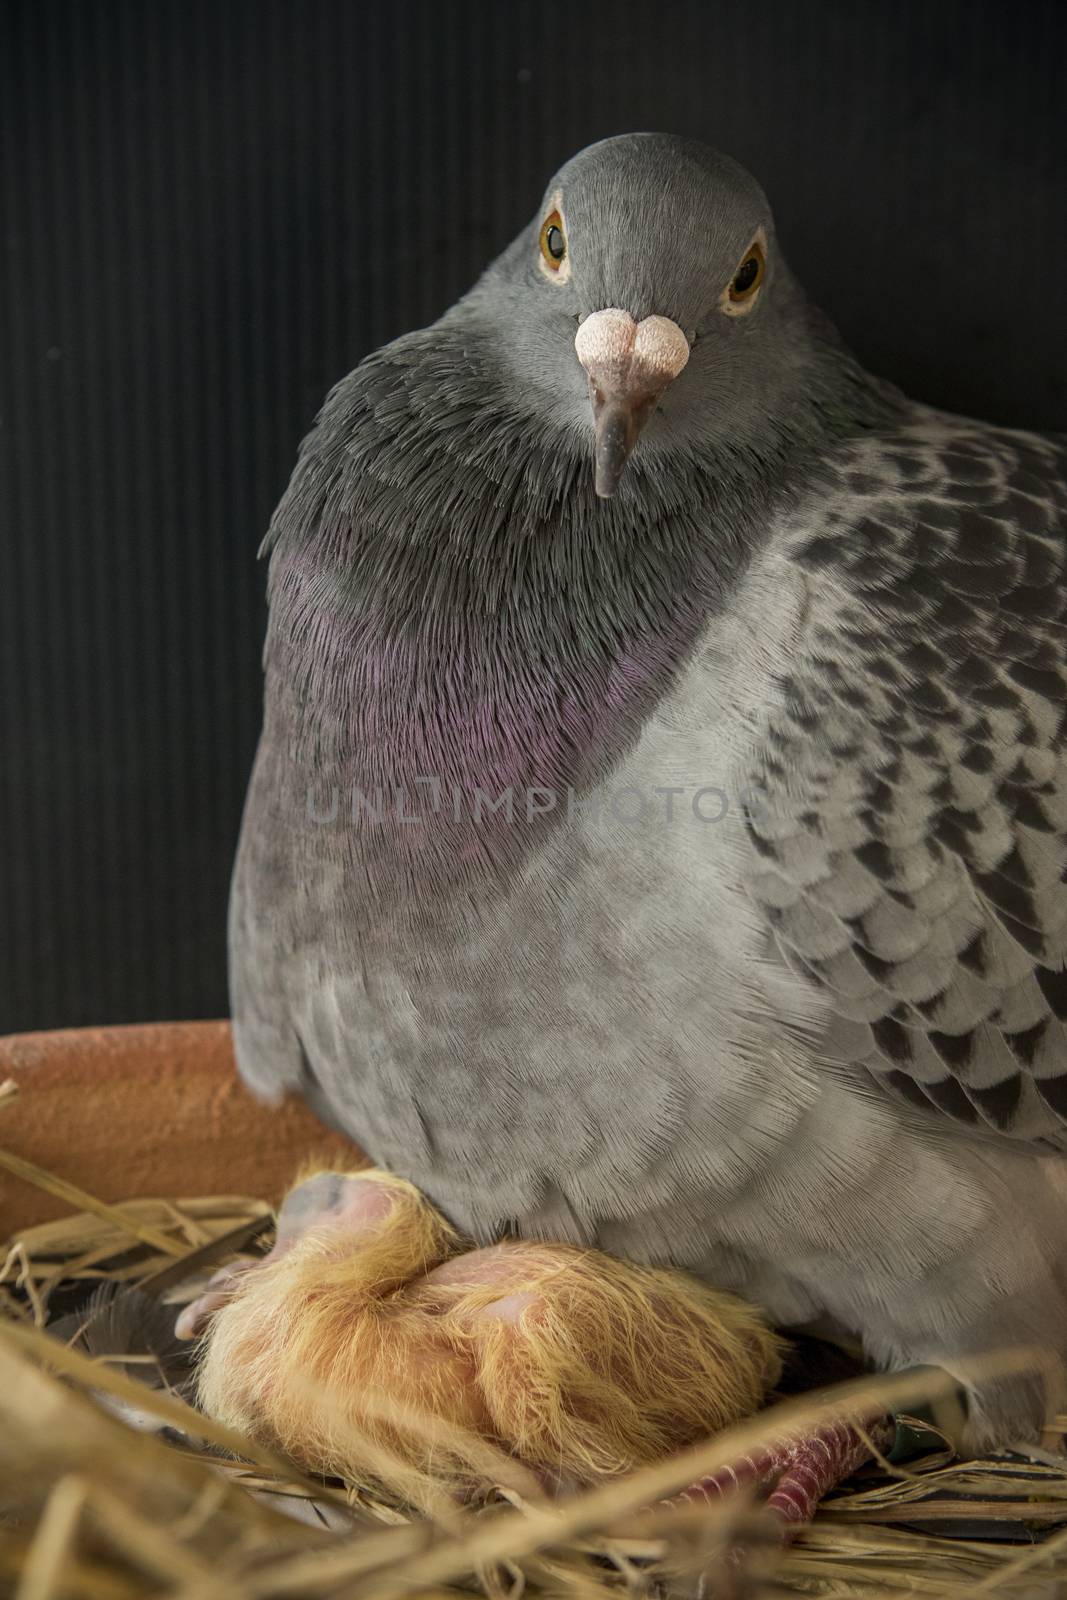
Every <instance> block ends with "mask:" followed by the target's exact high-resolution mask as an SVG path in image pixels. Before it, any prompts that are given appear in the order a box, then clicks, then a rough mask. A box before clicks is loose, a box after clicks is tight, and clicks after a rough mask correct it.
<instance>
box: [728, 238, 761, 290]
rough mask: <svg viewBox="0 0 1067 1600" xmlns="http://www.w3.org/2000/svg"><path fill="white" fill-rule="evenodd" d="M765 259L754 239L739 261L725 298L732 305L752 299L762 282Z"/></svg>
mask: <svg viewBox="0 0 1067 1600" xmlns="http://www.w3.org/2000/svg"><path fill="white" fill-rule="evenodd" d="M766 264H767V263H766V257H765V256H764V254H763V246H762V245H761V244H760V242H759V240H758V239H754V240H753V241H752V243H751V244H750V245H749V247H748V249H747V250H746V251H745V253H744V256H743V257H742V259H741V265H740V266H739V267H738V269H737V271H736V272H735V273H734V275H733V279H732V281H731V283H730V287H729V289H728V290H727V296H728V298H729V300H730V303H731V304H732V305H735V306H737V305H744V304H745V303H746V302H747V301H749V300H751V299H753V297H754V296H755V293H756V291H757V289H758V288H759V286H760V284H761V283H762V282H763V273H764V269H765V267H766Z"/></svg>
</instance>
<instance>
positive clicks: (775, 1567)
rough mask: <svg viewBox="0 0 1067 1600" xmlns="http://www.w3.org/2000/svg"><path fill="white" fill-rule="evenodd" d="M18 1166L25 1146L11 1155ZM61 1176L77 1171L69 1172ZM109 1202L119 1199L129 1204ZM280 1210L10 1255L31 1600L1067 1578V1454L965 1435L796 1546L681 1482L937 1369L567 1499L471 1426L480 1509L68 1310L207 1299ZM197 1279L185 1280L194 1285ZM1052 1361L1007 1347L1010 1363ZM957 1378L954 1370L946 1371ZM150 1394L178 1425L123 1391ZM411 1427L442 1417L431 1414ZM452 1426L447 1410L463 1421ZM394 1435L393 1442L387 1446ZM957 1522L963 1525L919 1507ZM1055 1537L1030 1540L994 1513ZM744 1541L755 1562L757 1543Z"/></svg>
mask: <svg viewBox="0 0 1067 1600" xmlns="http://www.w3.org/2000/svg"><path fill="white" fill-rule="evenodd" d="M5 1164H6V1165H9V1166H10V1163H5ZM52 1192H53V1193H55V1192H57V1190H56V1188H55V1187H52ZM105 1212H106V1214H105ZM269 1215H270V1208H269V1207H268V1206H267V1205H266V1203H265V1202H262V1201H259V1200H256V1199H247V1198H244V1197H234V1196H221V1197H217V1198H214V1199H200V1200H195V1201H166V1200H160V1201H136V1202H129V1203H126V1204H120V1205H115V1206H108V1207H101V1206H99V1205H94V1206H93V1207H92V1208H91V1209H90V1208H84V1209H82V1210H80V1211H79V1212H76V1213H75V1214H73V1215H71V1216H70V1217H69V1218H65V1219H63V1220H62V1221H59V1222H51V1223H47V1224H45V1225H43V1226H41V1227H38V1228H30V1229H27V1230H25V1231H24V1232H23V1233H22V1234H21V1235H20V1236H19V1237H18V1238H16V1239H13V1240H11V1241H9V1243H8V1245H7V1246H6V1247H5V1250H4V1251H3V1252H2V1254H3V1258H4V1259H3V1266H2V1270H0V1596H6V1595H10V1596H13V1597H15V1600H81V1597H83V1596H84V1597H85V1600H133V1597H139V1596H143V1595H167V1596H171V1597H177V1600H214V1597H218V1600H223V1597H226V1600H274V1597H277V1600H290V1597H292V1600H297V1597H304V1596H306V1597H308V1600H317V1597H322V1600H329V1597H341V1596H344V1597H345V1600H406V1597H419V1600H445V1597H446V1596H450V1597H455V1596H456V1595H475V1596H481V1597H483V1600H525V1597H535V1596H536V1597H552V1600H607V1597H609V1596H628V1597H637V1596H648V1597H649V1600H652V1597H672V1596H676V1597H690V1596H696V1595H698V1594H700V1595H708V1596H709V1597H714V1600H769V1597H771V1596H781V1595H806V1596H812V1597H825V1600H845V1597H849V1600H898V1597H901V1596H923V1597H928V1600H962V1597H964V1596H968V1597H971V1596H975V1595H991V1596H996V1597H1001V1596H1003V1597H1005V1600H1014V1597H1017V1600H1053V1597H1054V1596H1059V1595H1062V1594H1067V1463H1064V1462H1061V1461H1059V1460H1057V1459H1056V1458H1052V1457H1049V1458H1047V1459H1046V1460H1045V1461H1034V1462H1032V1461H1030V1460H1020V1459H1012V1458H991V1459H988V1460H980V1461H966V1462H961V1461H957V1460H955V1459H953V1458H952V1456H951V1453H950V1452H949V1451H948V1450H941V1451H940V1452H938V1453H934V1454H931V1455H929V1456H927V1457H925V1458H922V1459H920V1460H918V1461H917V1462H915V1463H912V1464H909V1465H908V1466H907V1467H904V1468H901V1467H893V1468H890V1467H888V1466H885V1465H883V1467H882V1468H872V1469H871V1470H869V1471H867V1472H866V1473H864V1474H863V1475H861V1476H860V1477H859V1478H857V1479H855V1480H853V1481H852V1482H851V1483H850V1484H849V1485H847V1486H846V1487H845V1488H844V1489H843V1490H842V1491H841V1492H839V1493H838V1494H836V1495H834V1496H833V1497H831V1498H830V1499H829V1500H828V1501H827V1502H826V1503H825V1505H824V1506H823V1508H822V1509H821V1511H820V1513H819V1515H818V1516H817V1518H816V1520H815V1523H814V1525H813V1526H812V1527H811V1528H810V1529H807V1530H805V1531H804V1532H803V1533H802V1534H801V1535H800V1536H799V1538H798V1539H797V1540H796V1541H795V1542H794V1543H793V1544H792V1545H791V1546H789V1547H787V1548H785V1549H780V1548H779V1547H777V1545H775V1544H774V1543H773V1541H771V1540H769V1539H768V1537H767V1529H766V1526H765V1524H764V1523H763V1522H762V1520H761V1518H760V1516H759V1514H758V1511H755V1510H754V1508H753V1507H752V1506H751V1504H750V1503H749V1502H748V1501H747V1500H746V1499H744V1498H743V1497H739V1498H738V1499H736V1500H734V1501H730V1500H724V1501H723V1502H722V1503H721V1504H718V1505H716V1506H715V1507H714V1508H707V1507H700V1508H696V1507H693V1506H691V1505H690V1506H678V1505H664V1504H662V1503H661V1502H663V1501H664V1500H665V1499H667V1497H669V1496H670V1495H672V1494H674V1493H675V1492H676V1491H678V1490H680V1489H682V1488H684V1487H686V1486H687V1485H688V1484H689V1483H690V1482H692V1481H693V1480H695V1479H697V1478H700V1477H702V1476H704V1475H706V1474H708V1473H710V1472H713V1471H714V1470H715V1469H716V1468H717V1467H718V1466H721V1465H722V1464H723V1463H724V1462H726V1461H728V1460H730V1459H731V1458H733V1457H735V1456H736V1455H738V1454H740V1453H744V1452H747V1451H749V1450H751V1449H753V1448H756V1447H758V1446H759V1445H760V1443H762V1442H766V1441H769V1440H770V1439H771V1438H772V1437H774V1436H775V1435H777V1434H778V1433H780V1431H781V1430H782V1428H783V1427H784V1426H796V1425H803V1424H804V1423H806V1422H812V1421H816V1420H817V1421H824V1420H826V1419H827V1417H828V1416H831V1415H859V1414H863V1413H865V1412H867V1411H868V1410H869V1408H870V1407H871V1406H872V1405H883V1404H884V1405H886V1406H888V1407H891V1408H893V1409H895V1410H898V1411H899V1410H901V1409H906V1408H908V1407H915V1406H919V1405H921V1404H923V1403H925V1402H927V1401H929V1400H932V1399H935V1398H936V1395H935V1393H934V1392H933V1391H934V1390H936V1388H937V1384H938V1380H937V1379H936V1378H933V1377H931V1375H930V1374H928V1373H924V1374H907V1375H898V1376H896V1377H890V1378H877V1379H864V1380H862V1381H856V1382H853V1383H850V1384H846V1385H841V1386H838V1387H837V1388H835V1389H834V1390H832V1391H829V1392H826V1391H824V1392H823V1393H821V1394H820V1395H819V1396H818V1397H812V1396H806V1397H802V1398H800V1399H794V1400H790V1401H787V1402H783V1403H782V1404H780V1405H777V1406H775V1407H773V1408H770V1409H768V1410H767V1411H764V1412H762V1413H761V1414H760V1415H759V1416H757V1417H755V1418H753V1419H752V1420H751V1421H750V1422H746V1423H744V1424H743V1425H741V1426H738V1427H735V1428H732V1429H730V1430H729V1431H728V1432H726V1433H723V1434H720V1435H719V1436H717V1437H715V1438H713V1439H709V1440H707V1441H705V1442H702V1443H701V1444H699V1445H697V1446H694V1447H692V1448H690V1449H688V1450H686V1451H684V1452H680V1453H679V1454H677V1455H675V1456H673V1457H671V1458H670V1459H668V1460H665V1461H662V1462H659V1463H657V1464H656V1465H654V1466H652V1467H648V1468H644V1469H642V1470H641V1471H639V1472H635V1473H632V1474H630V1475H628V1476H625V1477H622V1478H619V1479H617V1480H615V1481H612V1482H610V1483H608V1484H605V1485H602V1486H600V1487H598V1488H596V1489H594V1490H591V1491H587V1492H584V1493H581V1494H575V1495H573V1496H571V1497H569V1498H567V1499H564V1500H560V1501H550V1500H547V1499H545V1498H544V1497H543V1496H541V1495H540V1494H539V1492H538V1490H537V1487H536V1485H533V1484H531V1483H530V1482H529V1480H528V1479H527V1478H526V1477H525V1475H524V1474H523V1473H522V1472H521V1471H519V1470H517V1469H516V1464H515V1463H514V1462H510V1461H508V1460H506V1459H504V1458H502V1457H500V1456H499V1453H498V1452H494V1450H493V1447H492V1446H491V1445H489V1444H487V1443H485V1441H482V1440H478V1441H470V1440H466V1441H460V1440H457V1439H455V1438H450V1439H449V1440H448V1441H447V1443H448V1446H449V1448H450V1449H451V1450H460V1449H466V1450H467V1451H469V1452H470V1455H471V1459H472V1460H475V1461H476V1462H477V1464H478V1466H479V1469H480V1471H481V1472H482V1474H483V1476H484V1477H486V1478H487V1479H490V1480H494V1481H495V1487H494V1488H493V1489H492V1490H491V1491H489V1492H488V1493H486V1494H485V1495H484V1496H483V1497H482V1499H481V1500H480V1501H479V1502H478V1503H477V1504H470V1503H464V1502H463V1501H461V1500H459V1499H458V1498H456V1497H454V1496H453V1495H452V1494H450V1493H449V1490H448V1488H447V1485H445V1486H441V1485H437V1486H436V1487H435V1486H433V1485H432V1484H428V1483H427V1481H426V1480H424V1479H418V1478H417V1477H415V1478H413V1477H412V1475H411V1473H410V1469H409V1468H406V1467H404V1466H403V1465H402V1464H400V1463H397V1462H394V1461H391V1460H390V1459H389V1457H388V1452H380V1453H379V1455H378V1456H377V1457H376V1458H375V1473H374V1480H373V1482H372V1481H368V1482H365V1483H350V1484H343V1485H340V1484H325V1483H323V1482H321V1481H319V1480H317V1479H315V1478H313V1477H310V1476H308V1475H307V1474H305V1473H303V1472H302V1471H301V1470H300V1469H299V1468H297V1467H296V1466H295V1465H293V1464H292V1463H291V1462H289V1461H288V1460H286V1459H283V1458H281V1457H279V1456H277V1455H274V1454H273V1453H271V1452H270V1451H269V1450H266V1449H264V1448H263V1447H262V1446H260V1445H258V1444H256V1443H254V1442H253V1441H251V1440H250V1439H247V1438H245V1437H244V1436H242V1435H241V1434H239V1433H237V1432H235V1431H234V1430H233V1429H230V1428H227V1427H224V1426H223V1425H221V1424H219V1423H217V1422H214V1421H212V1420H210V1419H208V1418H206V1417H204V1416H202V1415H201V1414H199V1413H198V1412H195V1411H193V1410H192V1409H191V1408H190V1407H189V1406H188V1405H187V1404H186V1403H185V1401H183V1400H182V1399H181V1398H180V1397H179V1396H178V1395H176V1394H174V1393H172V1392H169V1391H168V1389H167V1388H166V1387H165V1386H164V1387H149V1386H148V1385H147V1384H145V1383H142V1382H140V1381H138V1378H137V1377H135V1376H132V1375H131V1372H132V1371H134V1370H136V1369H127V1367H126V1365H125V1364H123V1366H117V1365H116V1364H115V1363H113V1362H108V1361H106V1360H100V1359H92V1358H90V1357H89V1356H87V1355H86V1354H84V1353H83V1351H82V1350H80V1349H79V1348H77V1341H74V1342H73V1343H71V1344H69V1345H65V1344H63V1343H61V1342H60V1341H59V1340H57V1339H55V1338H53V1337H51V1336H50V1335H48V1334H47V1333H45V1332H44V1331H43V1330H42V1326H41V1324H42V1323H43V1322H44V1321H45V1320H46V1319H48V1317H49V1315H50V1312H51V1310H52V1308H53V1307H54V1306H57V1305H62V1303H63V1302H70V1301H71V1300H72V1299H73V1300H77V1299H79V1298H80V1299H81V1300H84V1298H85V1296H86V1294H87V1293H88V1292H90V1291H91V1290H92V1289H93V1287H94V1286H95V1285H96V1284H99V1283H102V1282H103V1283H112V1284H114V1285H115V1286H116V1287H118V1288H120V1289H121V1288H123V1287H125V1286H128V1285H138V1284H148V1285H149V1286H150V1287H151V1286H152V1285H153V1284H154V1285H155V1288H156V1292H157V1293H159V1295H160V1297H161V1298H162V1299H164V1300H167V1301H170V1302H173V1303H176V1302H177V1301H178V1300H180V1299H188V1298H191V1296H192V1294H193V1293H195V1291H196V1281H195V1280H196V1279H197V1278H200V1279H203V1277H205V1276H206V1275H207V1274H208V1272H209V1271H210V1270H211V1269H212V1267H214V1266H215V1265H217V1264H218V1261H219V1259H222V1258H225V1256H227V1255H232V1254H233V1253H234V1252H235V1251H236V1250H237V1249H238V1248H239V1246H240V1243H241V1242H243V1241H244V1240H245V1239H247V1238H248V1237H249V1236H250V1235H251V1234H254V1233H255V1232H256V1230H257V1229H258V1230H262V1228H263V1227H264V1222H265V1219H267V1218H268V1217H269ZM190 1277H192V1278H193V1280H194V1281H193V1283H192V1284H186V1285H183V1288H182V1291H181V1293H180V1294H179V1293H177V1291H176V1290H175V1288H174V1285H175V1284H176V1283H178V1282H179V1281H180V1280H183V1279H186V1278H190ZM1032 1361H1033V1357H1032V1356H1026V1355H1020V1354H1016V1355H1014V1356H1012V1355H1006V1356H1004V1357H1003V1358H1000V1360H999V1361H998V1365H1001V1366H1003V1367H1005V1368H1008V1367H1017V1366H1019V1365H1021V1364H1027V1363H1030V1364H1032ZM945 1387H946V1390H947V1387H948V1380H945ZM117 1406H127V1407H136V1408H137V1410H138V1412H139V1413H140V1414H141V1416H142V1417H144V1416H147V1417H150V1418H153V1419H155V1422H156V1424H157V1425H158V1427H159V1428H161V1429H167V1430H170V1432H169V1435H168V1434H162V1433H153V1432H146V1431H143V1430H142V1429H138V1428H135V1427H133V1426H131V1425H130V1423H129V1422H128V1421H126V1420H125V1418H124V1417H123V1416H121V1415H117V1414H116V1413H115V1411H114V1410H113V1409H111V1408H113V1407H117ZM405 1425H412V1426H414V1425H417V1421H416V1419H412V1418H405ZM438 1426H439V1425H438ZM368 1448H369V1447H368ZM919 1518H921V1519H922V1520H923V1522H924V1523H925V1524H927V1525H929V1527H936V1526H938V1525H939V1524H941V1523H944V1524H946V1525H947V1524H948V1523H949V1522H951V1524H952V1525H953V1528H954V1530H955V1531H956V1533H957V1534H959V1533H963V1534H966V1533H967V1529H968V1526H970V1525H973V1528H974V1536H973V1537H966V1536H965V1537H954V1538H946V1537H941V1536H939V1535H938V1534H936V1533H933V1532H930V1531H926V1530H923V1529H917V1528H914V1527H909V1526H907V1524H908V1523H909V1521H913V1520H917V1519H919ZM998 1522H1000V1523H1002V1524H1009V1523H1010V1524H1011V1525H1012V1527H1013V1529H1014V1530H1015V1534H1016V1537H1018V1536H1019V1534H1020V1532H1021V1533H1022V1536H1023V1537H1024V1538H1025V1537H1026V1536H1027V1535H1029V1536H1030V1538H1031V1540H1032V1542H1030V1543H1023V1544H1021V1545H1020V1544H1018V1543H1016V1544H1014V1545H1013V1544H1005V1543H998V1542H995V1541H994V1540H993V1539H992V1538H991V1537H990V1536H989V1531H990V1525H991V1524H993V1523H998ZM737 1551H741V1552H742V1553H743V1554H742V1559H741V1560H740V1561H738V1560H737V1559H736V1558H735V1553H736V1552H737Z"/></svg>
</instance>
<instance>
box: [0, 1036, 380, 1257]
mask: <svg viewBox="0 0 1067 1600" xmlns="http://www.w3.org/2000/svg"><path fill="white" fill-rule="evenodd" d="M7 1079H13V1080H14V1081H15V1083H16V1084H17V1085H18V1088H19V1093H18V1095H17V1096H16V1097H15V1098H14V1099H13V1100H9V1101H7V1102H6V1104H3V1105H0V1148H3V1149H5V1150H9V1151H11V1152H13V1153H14V1154H15V1155H19V1156H22V1157H23V1158H24V1159H25V1160H28V1161H32V1162H35V1163H36V1165H37V1166H39V1167H45V1168H47V1170H48V1171H49V1172H51V1173H54V1174H55V1175H56V1176H57V1177H60V1178H65V1179H66V1180H67V1181H68V1182H69V1183H73V1184H77V1185H78V1186H79V1187H80V1188H82V1189H84V1190H87V1191H88V1192H89V1193H90V1194H93V1195H96V1196H97V1198H98V1199H100V1200H109V1201H110V1200H134V1199H141V1198H144V1197H153V1198H166V1199H183V1198H192V1197H194V1196H198V1195H216V1194H227V1195H230V1194H232V1195H249V1196H252V1197H254V1198H256V1199H265V1200H270V1201H276V1200H278V1199H279V1198H280V1196H281V1195H282V1193H283V1192H284V1190H285V1189H286V1187H287V1186H288V1184H289V1182H290V1181H291V1179H292V1177H293V1174H294V1172H295V1171H296V1169H297V1167H298V1166H299V1165H300V1163H301V1161H303V1160H305V1159H306V1158H307V1157H308V1156H318V1155H320V1154H321V1155H323V1156H324V1157H325V1158H326V1159H327V1160H346V1161H349V1160H352V1159H358V1158H359V1156H360V1152H359V1151H358V1150H356V1149H355V1147H354V1146H353V1145H350V1144H349V1143H348V1142H347V1141H346V1140H344V1139H341V1138H339V1137H338V1135H337V1134H335V1133H333V1132H331V1131H330V1130H329V1129H327V1128H325V1127H323V1125H322V1123H321V1122H319V1121H318V1120H317V1118H315V1117H314V1116H312V1114H311V1112H310V1111H309V1110H308V1109H307V1108H306V1106H304V1104H303V1103H302V1102H301V1101H299V1100H287V1101H285V1102H284V1103H283V1104H282V1105H280V1106H264V1105H261V1104H260V1103H259V1102H258V1101H257V1100H254V1099H253V1098H252V1096H251V1095H250V1094H249V1092H248V1090H247V1089H245V1087H244V1086H243V1084H242V1083H241V1081H240V1079H239V1078H238V1076H237V1072H236V1069H235V1067H234V1060H233V1048H232V1045H231V1042H230V1025H229V1023H228V1022H174V1023H162V1024H159V1025H153V1026H147V1027H128V1028H85V1029H68V1030H65V1031H62V1032H56V1033H24V1034H12V1035H10V1036H9V1037H7V1038H5V1039H0V1084H3V1083H4V1082H5V1081H6V1080H7ZM72 1209H77V1208H76V1207H72V1206H71V1205H69V1204H67V1203H65V1202H64V1201H62V1200H58V1199H56V1198H54V1197H53V1196H52V1195H49V1194H46V1193H45V1192H44V1191H42V1190H40V1189H38V1188H36V1187H35V1186H33V1185H32V1184H30V1183H27V1182H25V1181H24V1180H22V1179H21V1178H15V1177H13V1176H12V1175H11V1174H10V1173H9V1172H7V1171H5V1170H4V1169H3V1168H0V1240H2V1239H3V1238H4V1237H5V1236H7V1235H9V1234H12V1233H15V1232H17V1231H18V1230H20V1229H21V1228H25V1227H29V1226H31V1225H32V1224H34V1223H37V1222H46V1221H49V1220H51V1219H52V1218H53V1217H59V1216H63V1215H66V1214H67V1213H69V1212H70V1211H71V1210H72Z"/></svg>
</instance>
